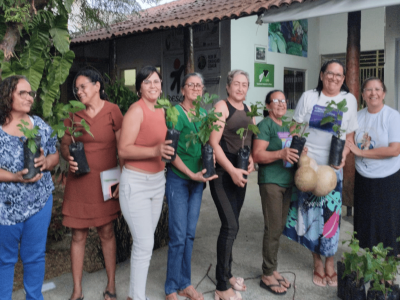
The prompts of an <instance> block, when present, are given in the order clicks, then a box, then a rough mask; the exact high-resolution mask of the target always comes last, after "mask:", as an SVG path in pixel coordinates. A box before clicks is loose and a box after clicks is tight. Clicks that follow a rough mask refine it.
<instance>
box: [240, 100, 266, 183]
mask: <svg viewBox="0 0 400 300" xmlns="http://www.w3.org/2000/svg"><path fill="white" fill-rule="evenodd" d="M258 109H264V104H262V103H261V102H257V103H256V104H252V105H251V106H250V111H248V112H247V113H246V115H247V116H248V117H250V118H251V119H252V120H253V117H259V116H262V114H261V113H259V112H258ZM249 131H251V132H253V134H259V133H260V129H258V127H257V125H254V124H248V125H247V128H244V127H242V128H239V129H238V130H237V131H236V134H238V135H239V137H240V139H241V140H242V148H240V149H239V151H238V158H237V162H236V167H237V168H239V169H242V170H245V171H247V168H248V166H249V158H250V154H251V149H250V147H249V146H245V145H244V141H245V139H246V137H247V135H248V134H249ZM243 177H244V178H246V179H247V175H244V174H243Z"/></svg>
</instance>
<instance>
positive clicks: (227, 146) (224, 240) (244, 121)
mask: <svg viewBox="0 0 400 300" xmlns="http://www.w3.org/2000/svg"><path fill="white" fill-rule="evenodd" d="M248 88H249V74H248V73H247V72H244V71H241V70H233V71H230V72H229V73H228V80H227V85H226V89H227V93H228V98H227V99H226V100H222V101H219V102H218V103H217V104H216V105H215V111H216V112H221V113H222V117H221V118H220V119H221V121H223V122H225V123H223V122H219V124H218V125H221V127H222V128H221V129H220V131H213V132H212V133H211V136H210V144H211V146H212V147H213V149H214V151H215V156H216V160H217V167H216V172H217V174H218V178H217V179H215V180H213V181H210V189H211V195H212V197H213V200H214V203H215V206H216V207H217V210H218V215H219V217H220V219H221V229H220V233H219V236H218V242H217V267H216V279H217V290H216V291H215V300H240V299H242V297H241V295H240V293H239V292H237V291H245V290H246V285H245V284H244V282H243V278H240V277H234V276H233V275H232V273H231V264H232V247H233V242H234V240H235V239H236V235H237V233H238V231H239V215H240V210H241V208H242V206H243V202H244V196H245V193H246V184H247V179H245V178H243V175H248V174H249V173H250V172H252V171H253V170H254V164H253V159H252V157H250V160H249V167H248V169H247V171H245V170H242V169H238V168H236V159H237V153H238V150H239V149H240V148H241V146H242V140H241V139H240V137H239V135H237V134H236V131H237V130H238V129H239V128H242V127H245V128H247V125H248V124H254V120H253V119H252V118H250V117H248V116H247V115H246V112H247V111H249V109H248V107H247V106H246V105H245V104H244V101H245V100H246V94H247V90H248ZM251 139H252V136H251V135H248V136H247V137H246V139H245V142H244V143H245V145H247V146H249V147H250V146H251ZM234 290H236V292H235V291H234Z"/></svg>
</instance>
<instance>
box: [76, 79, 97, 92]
mask: <svg viewBox="0 0 400 300" xmlns="http://www.w3.org/2000/svg"><path fill="white" fill-rule="evenodd" d="M88 83H94V82H93V81H88V82H86V83H84V84H81V86H77V87H76V88H74V89H73V91H74V94H78V92H79V91H80V90H82V91H84V90H85V86H86V85H87V84H88Z"/></svg>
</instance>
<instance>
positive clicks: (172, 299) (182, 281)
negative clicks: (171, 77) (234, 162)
mask: <svg viewBox="0 0 400 300" xmlns="http://www.w3.org/2000/svg"><path fill="white" fill-rule="evenodd" d="M181 86H182V89H181V92H182V95H183V96H184V99H183V101H182V102H181V103H180V104H179V105H176V106H175V107H176V108H177V110H178V112H179V116H178V122H177V124H176V125H175V129H176V130H178V131H180V136H179V143H178V150H177V156H176V158H175V160H174V161H173V162H172V163H171V165H170V166H169V167H168V171H167V184H166V189H165V194H166V196H167V201H168V211H169V219H168V230H169V243H168V265H167V279H166V281H165V294H166V295H167V296H166V300H177V292H178V295H179V296H183V297H186V298H189V299H191V300H202V299H204V298H203V295H202V294H201V293H199V292H197V291H196V290H195V288H194V287H193V285H192V284H191V259H192V250H193V242H194V237H195V234H196V225H197V221H198V219H199V214H200V206H201V199H202V196H203V186H204V182H206V181H209V180H212V179H215V178H216V177H217V176H215V175H214V176H212V177H210V178H207V179H206V178H204V177H203V174H204V173H205V172H206V170H202V165H201V143H199V142H197V143H195V144H194V143H190V145H189V147H186V146H187V142H188V141H187V138H186V136H187V135H189V134H191V133H192V132H197V131H198V130H199V127H200V124H199V122H192V121H191V120H190V113H194V108H195V106H194V104H193V101H196V99H197V97H201V96H203V89H204V82H203V76H201V74H199V73H190V74H187V75H185V77H184V78H183V80H182V85H181ZM200 112H201V113H206V111H205V109H203V108H200ZM167 126H168V127H169V128H171V127H172V124H170V122H167Z"/></svg>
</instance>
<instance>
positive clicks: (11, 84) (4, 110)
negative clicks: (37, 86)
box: [0, 75, 31, 126]
mask: <svg viewBox="0 0 400 300" xmlns="http://www.w3.org/2000/svg"><path fill="white" fill-rule="evenodd" d="M21 79H24V80H26V81H27V82H28V83H29V81H28V79H27V78H26V77H25V76H21V75H14V76H10V77H7V78H5V79H4V80H3V81H2V82H1V83H0V125H1V126H2V125H7V124H8V123H10V122H11V120H12V116H11V111H12V103H13V93H14V92H15V90H16V89H17V85H18V83H19V81H20V80H21ZM29 84H30V83H29ZM29 114H31V113H29ZM7 120H8V121H7ZM6 122H7V123H6Z"/></svg>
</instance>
